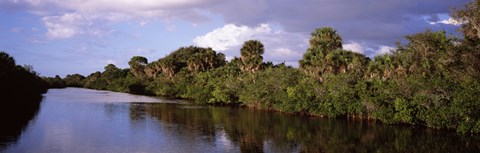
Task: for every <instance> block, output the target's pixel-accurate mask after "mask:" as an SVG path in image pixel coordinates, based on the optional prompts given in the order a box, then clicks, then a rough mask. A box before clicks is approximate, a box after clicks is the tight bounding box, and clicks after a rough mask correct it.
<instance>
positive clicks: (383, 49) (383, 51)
mask: <svg viewBox="0 0 480 153" xmlns="http://www.w3.org/2000/svg"><path fill="white" fill-rule="evenodd" d="M395 49H396V48H395V47H390V46H380V47H379V48H378V50H377V51H376V53H375V54H376V55H381V54H391V53H392V52H393V51H395Z"/></svg>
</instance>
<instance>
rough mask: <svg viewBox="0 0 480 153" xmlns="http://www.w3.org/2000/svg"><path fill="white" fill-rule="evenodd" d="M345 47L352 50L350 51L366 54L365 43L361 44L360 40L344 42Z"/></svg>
mask: <svg viewBox="0 0 480 153" xmlns="http://www.w3.org/2000/svg"><path fill="white" fill-rule="evenodd" d="M343 49H345V50H350V51H353V52H356V53H360V54H365V48H364V47H363V45H361V44H360V43H358V42H354V41H352V42H350V43H348V44H344V45H343Z"/></svg>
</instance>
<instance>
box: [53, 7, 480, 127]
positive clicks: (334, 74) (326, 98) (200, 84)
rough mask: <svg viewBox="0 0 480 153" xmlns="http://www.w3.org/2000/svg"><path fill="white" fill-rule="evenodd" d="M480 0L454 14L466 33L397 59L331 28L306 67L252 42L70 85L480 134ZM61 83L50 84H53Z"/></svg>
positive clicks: (419, 43) (136, 65)
mask: <svg viewBox="0 0 480 153" xmlns="http://www.w3.org/2000/svg"><path fill="white" fill-rule="evenodd" d="M479 8H480V0H477V1H475V2H471V3H469V4H467V5H466V6H465V7H463V8H460V9H456V10H454V12H453V13H452V16H453V17H454V18H455V20H457V21H459V22H462V23H463V25H462V26H461V28H460V31H461V32H462V33H463V37H455V36H452V35H449V34H447V33H446V32H445V31H431V30H426V31H424V32H421V33H418V34H413V35H410V36H406V39H407V41H408V42H407V43H405V44H400V43H398V45H397V49H396V50H394V51H392V53H391V54H383V55H378V56H376V57H375V58H374V59H369V58H368V57H366V56H364V55H362V54H358V53H354V52H351V51H348V50H344V49H342V38H341V36H340V35H339V34H338V33H337V32H336V31H335V29H333V28H330V27H324V28H319V29H316V30H315V31H314V32H313V33H312V35H311V38H310V48H308V50H307V51H306V53H305V54H304V57H303V59H301V60H300V61H299V62H300V67H299V68H293V67H290V66H286V65H285V64H276V65H275V64H272V63H271V62H266V63H265V62H263V57H262V54H263V53H264V52H265V51H264V46H263V44H262V43H261V42H259V41H256V40H250V41H247V42H245V43H244V45H243V47H242V48H241V50H240V53H241V56H240V57H239V58H235V59H233V60H231V61H229V62H226V61H225V56H224V55H223V54H222V53H217V52H215V51H214V50H212V49H211V48H200V47H194V46H190V47H182V48H179V49H178V50H176V51H174V52H172V53H171V54H170V55H168V56H166V57H164V58H161V59H159V60H157V61H153V62H151V63H149V62H148V61H147V59H146V58H145V57H140V56H135V57H133V58H132V59H131V60H130V62H128V64H129V65H130V68H128V69H120V68H117V67H116V66H115V65H113V64H109V65H107V66H105V70H104V71H103V72H95V73H92V74H90V75H89V76H87V77H83V76H81V75H79V74H74V75H68V76H67V77H66V78H65V79H63V83H65V84H66V85H67V86H76V87H79V86H83V87H87V88H93V89H102V90H112V91H120V92H130V93H136V94H148V95H158V96H169V97H177V98H185V99H191V100H193V101H194V102H195V103H199V104H215V105H226V104H228V105H241V106H248V107H255V108H259V109H269V110H276V111H282V112H288V113H301V114H308V115H314V116H325V117H342V116H343V117H352V118H368V119H375V120H380V121H383V122H385V123H402V124H403V123H405V124H413V125H426V126H428V127H433V128H448V129H456V130H457V131H459V132H462V133H479V132H480V112H479V111H478V110H480V80H479V79H478V78H480V28H479V26H478V25H480V23H479V22H480V13H479V12H478V10H479ZM55 80H57V81H58V79H55V78H53V79H52V81H50V82H55Z"/></svg>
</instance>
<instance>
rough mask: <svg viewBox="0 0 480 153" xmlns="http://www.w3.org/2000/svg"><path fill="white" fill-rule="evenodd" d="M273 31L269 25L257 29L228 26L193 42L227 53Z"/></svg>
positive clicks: (199, 37)
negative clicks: (234, 47) (232, 48)
mask: <svg viewBox="0 0 480 153" xmlns="http://www.w3.org/2000/svg"><path fill="white" fill-rule="evenodd" d="M271 31H272V29H271V28H270V26H269V25H267V24H262V25H260V26H258V27H255V28H250V27H247V26H237V25H235V24H227V25H225V26H223V27H221V28H218V29H215V30H213V31H211V32H209V33H207V34H205V35H203V36H198V37H196V38H195V39H194V40H193V42H194V43H195V44H196V45H198V46H201V47H211V48H212V49H214V50H217V51H226V50H228V49H230V48H231V47H233V46H239V45H241V44H243V42H245V41H246V40H249V39H253V37H254V36H255V37H258V36H261V35H268V34H270V33H271Z"/></svg>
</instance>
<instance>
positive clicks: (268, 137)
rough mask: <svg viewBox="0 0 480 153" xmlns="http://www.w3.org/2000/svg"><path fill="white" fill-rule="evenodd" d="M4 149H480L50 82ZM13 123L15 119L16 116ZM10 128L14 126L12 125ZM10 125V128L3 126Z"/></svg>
mask: <svg viewBox="0 0 480 153" xmlns="http://www.w3.org/2000/svg"><path fill="white" fill-rule="evenodd" d="M32 114H33V115H31V116H30V117H29V118H30V120H29V121H24V123H23V124H21V126H18V125H15V126H13V127H10V128H9V129H10V130H5V129H6V128H5V127H6V125H5V124H9V123H2V124H3V125H2V126H3V127H2V135H0V152H38V153H42V152H45V153H52V152H68V153H75V152H78V153H85V152H128V153H131V152H479V150H480V139H479V137H473V136H459V135H457V134H456V133H455V132H448V131H439V130H429V129H424V128H412V127H405V126H389V125H384V124H379V123H372V122H360V121H348V120H335V119H320V118H309V117H302V116H296V115H285V114H281V113H273V112H266V111H256V110H252V109H243V108H230V107H211V106H195V105H189V104H188V103H185V102H183V101H178V100H166V99H158V98H151V97H145V96H136V95H129V94H123V93H113V92H107V91H96V90H87V89H79V88H67V89H51V90H49V91H48V93H47V94H45V95H44V99H43V101H42V103H41V105H40V108H39V109H38V111H37V112H36V113H32ZM12 123H13V122H12ZM12 128H13V130H11V129H12ZM5 133H7V134H5Z"/></svg>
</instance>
